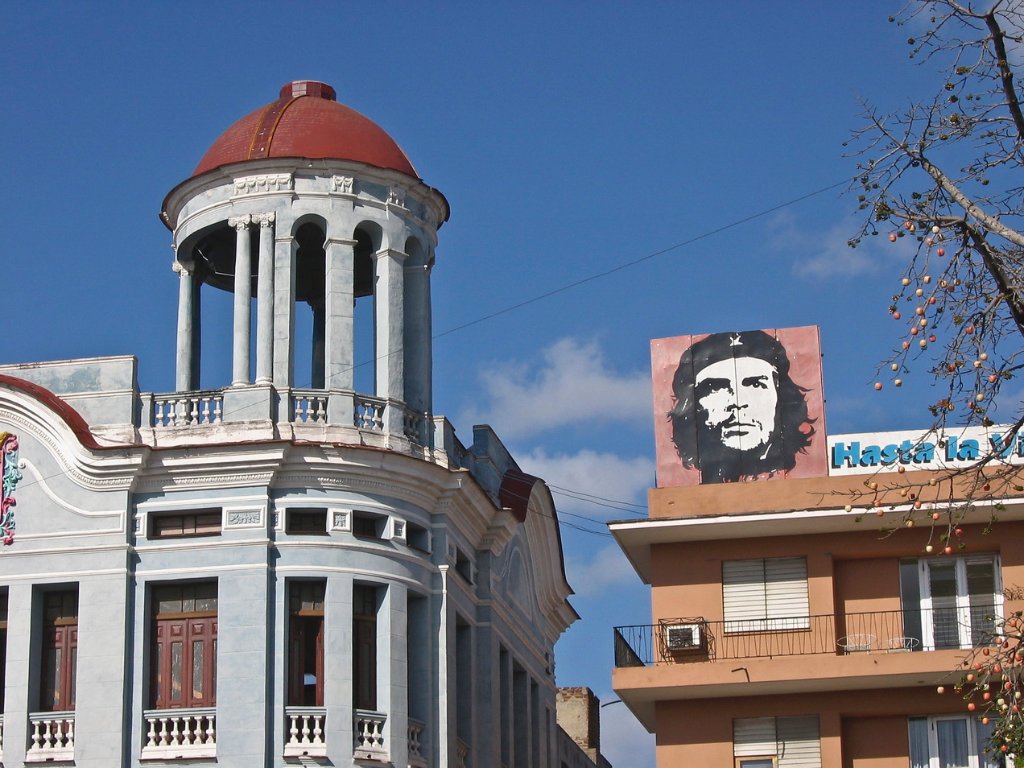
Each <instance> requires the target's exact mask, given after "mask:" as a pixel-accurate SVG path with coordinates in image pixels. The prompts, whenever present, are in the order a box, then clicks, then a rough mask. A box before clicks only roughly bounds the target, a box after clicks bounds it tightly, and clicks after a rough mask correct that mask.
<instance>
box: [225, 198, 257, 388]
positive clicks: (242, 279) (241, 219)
mask: <svg viewBox="0 0 1024 768" xmlns="http://www.w3.org/2000/svg"><path fill="white" fill-rule="evenodd" d="M251 223H252V217H251V216H249V215H248V214H246V215H245V216H236V217H234V218H231V219H228V224H229V225H230V226H232V227H234V228H235V313H234V318H235V322H234V334H233V338H234V345H233V348H232V357H231V361H232V366H231V386H233V387H237V386H241V385H244V384H248V383H249V324H250V323H249V321H250V311H251V302H252V263H251V262H252V260H251V257H250V255H249V224H251Z"/></svg>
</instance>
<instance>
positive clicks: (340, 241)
mask: <svg viewBox="0 0 1024 768" xmlns="http://www.w3.org/2000/svg"><path fill="white" fill-rule="evenodd" d="M358 242H359V241H357V240H349V239H347V238H344V237H326V238H324V247H325V248H326V247H327V246H328V245H348V246H351V247H353V248H355V247H356V245H358Z"/></svg>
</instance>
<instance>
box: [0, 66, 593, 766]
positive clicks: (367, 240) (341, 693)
mask: <svg viewBox="0 0 1024 768" xmlns="http://www.w3.org/2000/svg"><path fill="white" fill-rule="evenodd" d="M447 216H448V204H447V201H446V200H445V199H444V197H443V196H442V195H441V194H440V193H439V192H438V191H437V190H434V189H432V188H430V187H428V186H427V185H426V184H424V183H423V182H422V181H421V180H420V179H419V178H418V177H417V176H416V174H415V171H414V170H413V167H412V165H411V163H409V161H408V159H407V158H406V157H405V155H404V153H402V151H401V150H400V149H399V148H398V146H397V144H395V143H394V142H393V141H392V140H391V139H390V137H388V136H387V134H386V133H384V132H383V130H381V129H380V128H379V127H377V126H376V125H374V124H373V123H372V122H371V121H369V120H368V119H366V118H364V117H362V116H361V115H358V113H355V112H354V111H352V110H349V109H348V108H347V107H343V106H342V105H340V104H338V103H337V102H336V101H335V100H334V91H333V89H331V88H330V86H327V85H325V84H322V83H314V82H309V81H299V82H296V83H291V84H289V85H287V86H285V88H284V89H282V92H281V96H280V98H279V99H277V100H276V101H274V102H271V103H270V104H268V105H267V106H266V107H264V108H262V109H260V110H257V111H256V112H254V113H252V114H251V115H249V116H247V117H245V118H242V120H240V121H239V122H238V123H236V124H235V125H234V126H232V127H231V128H229V130H228V131H227V132H225V134H224V135H223V136H222V137H221V138H220V139H218V140H217V142H216V143H215V144H214V145H213V147H211V150H210V151H209V152H208V153H207V155H206V156H205V157H204V158H203V160H202V161H201V162H200V164H199V167H198V168H197V169H196V172H195V174H194V175H193V176H192V177H190V178H189V179H187V180H186V181H185V182H183V183H182V184H179V185H178V186H177V187H176V188H175V189H174V190H172V191H171V193H170V194H169V195H168V196H167V198H166V199H165V201H164V205H163V209H162V213H161V217H162V219H163V221H164V222H165V223H166V225H167V226H168V228H169V229H170V230H171V232H172V238H173V245H174V249H175V260H174V270H175V272H176V274H177V276H178V296H179V302H178V321H177V345H176V347H177V386H176V391H174V392H170V393H143V392H140V391H139V388H138V385H137V374H136V361H135V359H134V358H132V357H116V358H101V359H100V358H94V359H85V360H69V361H58V362H51V363H32V364H25V365H12V366H3V367H0V438H2V441H0V444H2V448H0V456H2V457H3V477H4V484H3V512H4V515H3V518H2V523H0V524H2V526H3V529H4V530H3V534H4V539H3V541H4V544H3V545H2V547H3V549H2V551H0V599H2V600H3V603H2V605H0V608H2V610H3V611H4V614H3V617H2V619H3V624H2V627H3V632H4V637H3V638H2V640H3V642H0V648H2V649H3V651H4V653H5V656H4V658H3V659H2V663H0V669H2V670H3V674H4V680H3V684H2V686H0V690H3V692H4V701H3V712H4V718H3V740H2V749H3V762H4V765H7V766H12V765H23V764H31V763H35V762H55V763H61V762H66V763H73V764H75V765H80V766H96V767H97V768H99V767H100V766H102V767H103V768H109V767H110V766H140V765H165V764H175V765H176V764H187V765H198V766H206V765H211V766H212V765H217V766H237V767H238V768H243V767H244V768H252V767H253V766H283V765H310V764H319V765H335V766H351V765H392V766H403V767H404V766H409V767H410V768H414V767H415V768H427V767H428V766H452V767H453V768H454V767H459V768H462V767H463V766H479V767H480V768H484V767H486V766H508V768H524V767H525V766H530V767H531V768H533V767H535V766H536V767H537V768H547V767H548V766H550V767H551V768H557V766H558V765H559V762H560V761H561V760H564V759H565V758H564V757H561V758H560V757H559V756H560V755H562V756H564V755H566V754H569V755H571V756H572V760H573V765H599V764H600V765H607V763H606V762H605V761H603V759H602V758H600V757H599V756H597V757H593V758H588V757H586V756H585V755H584V754H583V750H582V749H580V748H579V747H577V746H576V745H575V744H574V743H573V742H572V741H571V739H568V737H567V736H566V735H565V733H564V732H563V731H562V730H561V729H560V728H559V726H558V724H557V722H556V689H555V683H554V657H553V647H554V643H555V641H556V640H557V638H558V637H559V635H560V634H561V633H562V632H563V631H564V630H565V629H566V628H567V627H568V626H569V624H571V623H572V622H573V621H574V620H575V619H576V618H577V616H576V614H575V612H574V611H573V609H572V607H571V606H570V604H569V602H568V597H569V595H570V594H571V590H570V588H569V585H568V583H567V582H566V579H565V574H564V569H563V563H562V552H561V544H560V540H559V533H558V525H557V521H556V517H555V507H554V504H553V502H552V498H551V494H550V492H549V490H548V488H547V487H546V486H545V484H544V483H543V481H541V480H540V479H538V478H536V477H532V476H530V475H528V474H526V473H524V472H522V471H521V470H520V468H519V467H518V466H517V464H516V462H515V460H514V458H513V457H512V456H511V455H510V454H509V452H508V451H507V450H506V449H505V447H504V446H503V445H502V443H501V442H500V440H499V439H498V438H497V436H496V435H495V434H494V433H493V431H491V430H490V429H489V428H487V427H476V428H475V429H474V431H473V439H472V441H471V442H467V443H463V442H462V441H460V440H459V438H458V437H456V434H455V430H454V428H453V427H452V425H451V424H450V423H449V422H448V421H447V420H446V419H445V418H444V417H442V416H437V415H435V414H434V413H433V410H432V403H431V400H432V393H431V326H430V276H431V271H432V268H433V265H434V253H435V248H436V245H437V230H438V228H439V227H440V226H441V224H442V223H443V222H444V221H445V219H446V218H447ZM212 291H224V292H227V293H228V294H230V297H231V307H232V311H231V327H230V328H229V329H225V328H221V329H218V330H219V331H220V332H222V335H224V336H226V337H229V338H230V339H231V340H232V344H231V352H230V354H231V380H230V381H229V382H215V381H210V380H209V376H208V375H205V374H204V371H203V366H202V361H203V357H204V350H203V344H202V340H203V339H204V338H206V339H210V338H212V336H211V335H210V333H211V329H210V328H207V329H205V332H204V328H203V319H204V312H203V310H202V307H203V304H204V298H203V297H204V294H208V293H209V292H212ZM364 299H365V302H364V301H363V300H364ZM360 302H363V303H366V304H367V305H368V307H369V309H368V311H367V312H365V313H363V315H360V314H359V312H357V311H356V307H358V306H359V304H360ZM360 321H362V322H363V324H364V325H366V328H362V327H360ZM300 329H304V330H300ZM364 354H365V355H367V356H368V359H370V360H372V361H373V364H372V365H373V375H372V376H367V377H365V379H362V380H360V379H358V377H357V375H356V374H355V371H356V369H357V368H358V366H359V364H360V363H362V362H363V359H364V358H363V357H362V356H363V355H364ZM206 355H207V359H209V355H210V350H209V349H207V350H206ZM297 359H298V360H300V361H301V364H300V365H297V364H296V360H297ZM296 370H302V371H307V370H308V380H301V381H300V378H301V377H300V375H298V374H296ZM303 375H305V374H303ZM360 381H363V382H365V386H360V385H359V384H360ZM567 750H568V751H567Z"/></svg>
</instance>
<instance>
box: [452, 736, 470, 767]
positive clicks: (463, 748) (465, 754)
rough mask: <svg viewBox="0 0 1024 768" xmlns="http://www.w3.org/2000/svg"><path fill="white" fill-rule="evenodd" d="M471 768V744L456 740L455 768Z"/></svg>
mask: <svg viewBox="0 0 1024 768" xmlns="http://www.w3.org/2000/svg"><path fill="white" fill-rule="evenodd" d="M468 767H469V744H467V743H466V742H464V741H463V740H462V739H456V740H455V768H468Z"/></svg>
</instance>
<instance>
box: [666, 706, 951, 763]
mask: <svg viewBox="0 0 1024 768" xmlns="http://www.w3.org/2000/svg"><path fill="white" fill-rule="evenodd" d="M960 703H961V702H960V701H959V700H958V699H956V698H954V697H950V696H940V695H939V694H937V693H935V690H934V689H933V688H898V689H891V690H868V691H844V692H843V693H842V694H836V693H821V694H800V695H797V694H793V695H787V696H749V697H748V696H744V697H733V698H728V699H705V700H702V701H673V702H663V703H660V704H659V705H658V708H657V721H658V736H657V739H658V741H657V765H658V768H678V767H679V766H702V767H703V766H707V767H708V768H718V767H719V766H722V767H723V768H725V767H727V766H731V765H733V747H732V721H733V719H734V718H746V717H795V716H801V715H818V725H819V734H820V739H821V757H822V761H821V764H822V768H906V766H907V756H908V752H909V746H908V737H907V717H908V716H910V715H915V716H918V715H920V716H926V715H939V714H953V713H955V714H960V713H961V712H962V711H963V710H962V709H961V708H960V707H958V706H957V705H958V704H960Z"/></svg>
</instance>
